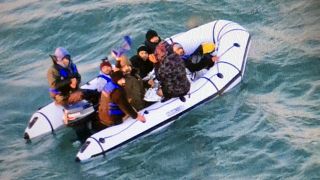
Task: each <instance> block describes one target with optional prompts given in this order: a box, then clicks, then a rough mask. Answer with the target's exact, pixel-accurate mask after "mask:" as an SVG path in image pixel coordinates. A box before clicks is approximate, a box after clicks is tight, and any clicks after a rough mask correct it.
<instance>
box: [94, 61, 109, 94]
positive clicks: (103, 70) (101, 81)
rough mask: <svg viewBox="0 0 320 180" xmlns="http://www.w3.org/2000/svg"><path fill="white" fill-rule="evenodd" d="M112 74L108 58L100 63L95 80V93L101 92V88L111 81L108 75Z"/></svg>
mask: <svg viewBox="0 0 320 180" xmlns="http://www.w3.org/2000/svg"><path fill="white" fill-rule="evenodd" d="M111 73H112V65H111V64H110V62H109V60H108V58H107V57H106V58H104V59H102V62H101V63H100V73H99V76H98V80H97V91H98V92H101V91H102V90H103V87H104V86H105V85H106V84H107V83H108V82H110V81H111V77H110V74H111Z"/></svg>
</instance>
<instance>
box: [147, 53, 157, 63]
mask: <svg viewBox="0 0 320 180" xmlns="http://www.w3.org/2000/svg"><path fill="white" fill-rule="evenodd" d="M149 61H151V62H153V63H157V59H156V56H155V55H154V54H149Z"/></svg>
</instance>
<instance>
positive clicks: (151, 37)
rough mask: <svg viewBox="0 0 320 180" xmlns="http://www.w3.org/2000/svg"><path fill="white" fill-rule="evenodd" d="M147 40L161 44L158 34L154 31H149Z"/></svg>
mask: <svg viewBox="0 0 320 180" xmlns="http://www.w3.org/2000/svg"><path fill="white" fill-rule="evenodd" d="M146 40H147V41H149V42H151V43H159V42H160V37H159V36H158V33H157V32H156V31H154V30H152V29H149V30H148V31H147V33H146Z"/></svg>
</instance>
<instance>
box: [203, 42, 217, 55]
mask: <svg viewBox="0 0 320 180" xmlns="http://www.w3.org/2000/svg"><path fill="white" fill-rule="evenodd" d="M201 46H202V52H203V54H208V53H212V52H213V51H214V50H215V48H216V45H215V44H214V43H212V42H205V43H202V44H201Z"/></svg>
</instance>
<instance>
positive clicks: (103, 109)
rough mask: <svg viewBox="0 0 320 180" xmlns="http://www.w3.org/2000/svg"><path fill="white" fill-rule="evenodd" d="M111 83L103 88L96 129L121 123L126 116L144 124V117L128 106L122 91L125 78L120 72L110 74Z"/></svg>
mask: <svg viewBox="0 0 320 180" xmlns="http://www.w3.org/2000/svg"><path fill="white" fill-rule="evenodd" d="M111 79H112V81H111V82H109V83H107V84H106V86H105V87H104V89H103V91H102V93H101V97H100V105H99V112H98V116H99V124H98V127H96V129H104V128H107V127H110V126H113V125H118V124H121V123H122V122H123V118H124V117H125V116H126V115H129V116H131V117H132V118H134V119H137V120H138V121H141V122H145V121H146V119H145V117H144V116H142V115H141V114H139V113H138V112H137V111H136V110H134V108H133V107H132V106H131V105H130V104H129V102H128V100H127V96H126V93H125V90H124V88H123V87H124V86H125V83H126V82H125V78H124V74H123V72H122V71H116V72H114V73H112V74H111Z"/></svg>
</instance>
